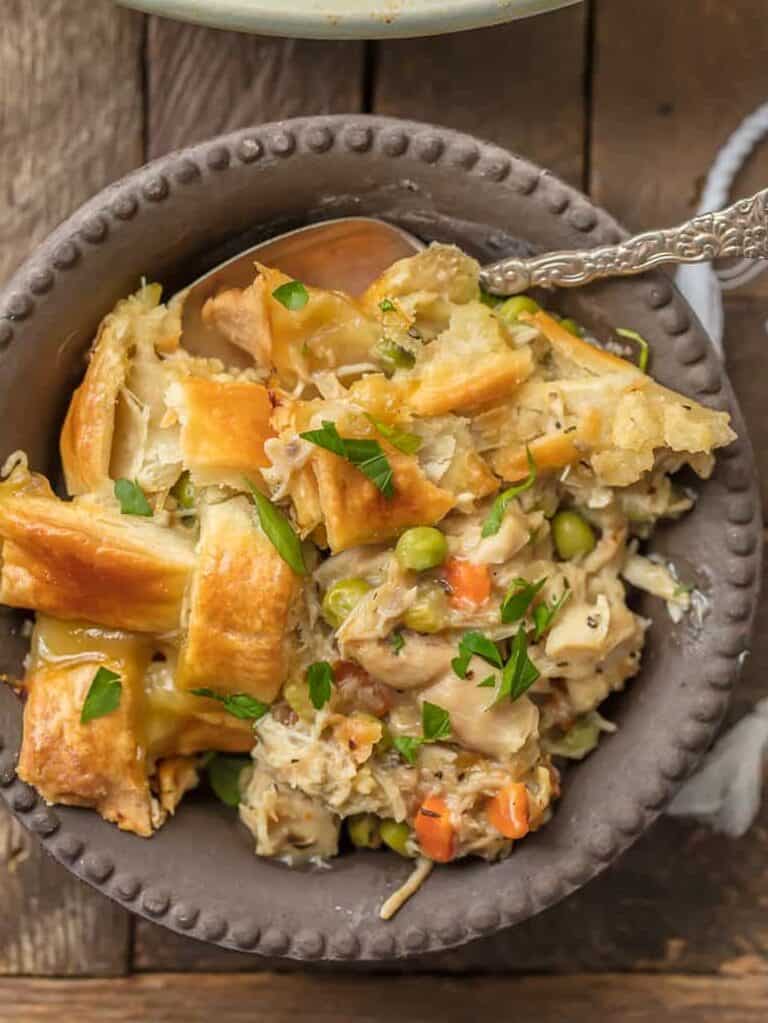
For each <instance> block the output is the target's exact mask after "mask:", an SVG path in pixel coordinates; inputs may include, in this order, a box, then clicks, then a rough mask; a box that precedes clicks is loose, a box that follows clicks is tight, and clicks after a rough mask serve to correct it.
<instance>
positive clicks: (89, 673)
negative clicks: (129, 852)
mask: <svg viewBox="0 0 768 1023" xmlns="http://www.w3.org/2000/svg"><path fill="white" fill-rule="evenodd" d="M84 631H85V630H83V629H81V630H79V634H80V636H79V638H78V633H76V632H75V631H73V632H72V633H71V634H70V636H69V640H68V642H67V641H66V640H65V643H64V645H62V643H61V626H60V625H59V623H56V622H52V621H50V620H48V619H46V618H45V617H43V616H40V618H39V619H38V624H37V627H36V629H35V636H34V639H33V646H32V657H31V665H30V668H29V671H28V673H27V677H26V679H25V681H24V687H25V690H26V693H27V700H26V704H25V707H24V737H23V741H22V747H21V754H20V758H19V777H20V778H23V779H24V781H26V782H29V783H30V784H31V785H34V786H35V787H36V788H37V790H38V791H39V792H40V794H41V795H42V797H43V798H44V799H45V800H46V801H47V802H49V803H65V804H68V805H71V806H89V807H93V808H94V809H96V810H98V811H99V813H100V814H101V815H102V817H104V818H106V820H109V821H114V823H115V824H117V826H118V827H119V828H121V829H123V830H125V831H132V832H134V833H135V834H137V835H141V836H143V837H148V836H149V835H151V834H152V831H153V829H154V826H156V825H157V824H159V823H160V820H159V818H158V811H157V808H155V807H153V805H152V797H151V793H150V789H149V783H148V780H147V762H146V755H145V750H144V741H143V734H142V703H143V697H144V694H143V678H144V671H145V670H146V666H147V664H148V662H149V659H150V656H151V648H150V646H149V645H148V643H147V641H146V640H145V639H143V638H141V637H131V636H127V635H121V634H114V633H113V634H112V635H101V636H100V637H99V641H98V643H96V641H95V640H91V639H89V638H88V637H87V636H84V635H83V633H84ZM91 642H93V643H94V645H97V646H99V647H100V649H98V650H97V651H95V652H94V654H93V657H92V659H89V657H88V654H89V651H88V649H87V648H88V645H89V644H90V643H91ZM83 644H85V649H82V647H83ZM67 646H69V652H70V654H71V656H72V658H73V659H72V660H71V661H69V662H67V661H66V660H65V659H62V660H59V661H58V663H57V662H53V661H49V660H47V656H46V655H50V654H51V653H54V652H58V655H59V657H60V658H62V657H66V653H65V650H66V647H67ZM51 648H53V649H51ZM75 658H77V659H75ZM100 667H103V668H107V669H109V670H110V671H113V672H115V673H116V674H118V675H119V676H120V681H121V684H122V693H121V698H120V704H119V706H118V708H117V709H116V710H114V711H112V713H110V714H107V715H105V716H104V717H99V718H96V719H94V720H92V721H89V722H88V723H87V724H81V722H80V715H81V712H82V708H83V704H84V702H85V698H86V695H87V694H88V691H89V689H90V686H91V683H92V682H93V679H94V676H95V675H96V672H97V671H98V669H99V668H100Z"/></svg>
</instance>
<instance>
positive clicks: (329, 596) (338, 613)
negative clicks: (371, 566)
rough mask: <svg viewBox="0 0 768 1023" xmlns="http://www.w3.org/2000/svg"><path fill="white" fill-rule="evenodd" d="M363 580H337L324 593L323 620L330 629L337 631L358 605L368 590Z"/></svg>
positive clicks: (368, 585) (367, 585) (367, 584)
mask: <svg viewBox="0 0 768 1023" xmlns="http://www.w3.org/2000/svg"><path fill="white" fill-rule="evenodd" d="M370 588H371V587H370V584H369V583H367V582H366V581H365V579H356V578H353V579H339V581H338V582H337V583H334V584H333V586H330V587H329V588H328V589H327V590H326V591H325V596H324V597H323V618H325V620H326V621H327V622H328V624H329V625H330V626H331V628H332V629H338V628H339V626H340V625H341V624H342V622H343V621H344V619H345V618H346V617H347V616H348V615H349V614H350V613H351V612H352V611H353V610H354V608H355V607H357V605H358V604H359V603H360V601H361V600H362V599H363V597H364V596H365V595H366V593H367V592H368V591H369V590H370Z"/></svg>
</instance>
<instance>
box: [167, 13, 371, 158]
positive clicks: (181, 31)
mask: <svg viewBox="0 0 768 1023" xmlns="http://www.w3.org/2000/svg"><path fill="white" fill-rule="evenodd" d="M363 53H364V44H363V43H358V42H320V41H316V40H300V39H268V38H263V37H260V36H247V35H238V34H236V33H234V32H220V31H217V30H216V29H209V28H201V27H199V26H196V25H184V24H181V23H180V22H176V21H169V20H167V19H165V18H155V17H153V18H151V19H150V23H149V33H148V39H147V87H148V92H147V110H148V123H147V136H148V155H149V156H150V157H154V156H159V155H161V154H162V153H166V152H168V151H169V150H171V149H176V148H177V147H178V146H181V145H187V144H189V143H191V142H198V141H200V140H201V139H205V138H207V137H208V136H211V135H216V134H219V133H220V132H224V131H231V130H234V129H236V128H242V127H245V126H247V125H249V124H258V123H259V122H261V121H272V120H277V119H279V118H283V117H294V116H297V115H299V114H330V113H346V112H353V111H358V110H360V109H361V103H362V90H363Z"/></svg>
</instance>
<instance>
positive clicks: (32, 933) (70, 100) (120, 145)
mask: <svg viewBox="0 0 768 1023" xmlns="http://www.w3.org/2000/svg"><path fill="white" fill-rule="evenodd" d="M2 13H3V31H2V33H0V181H2V182H3V190H2V193H0V281H3V280H5V278H6V277H7V276H8V274H9V273H10V272H11V271H12V270H13V269H14V268H15V267H16V266H17V265H18V263H19V262H21V260H22V259H23V258H24V257H25V256H26V255H27V253H28V252H29V251H30V250H31V249H32V248H33V247H34V245H35V244H36V243H37V242H38V241H39V240H40V239H41V238H43V237H44V236H45V235H46V234H47V233H48V232H49V231H50V230H51V228H53V227H54V226H55V225H56V224H57V223H58V222H59V221H60V220H62V219H63V218H64V217H65V216H67V214H69V213H70V212H71V211H72V210H73V209H74V208H75V207H76V206H78V205H79V204H80V203H81V202H83V201H84V200H85V199H87V198H88V197H89V196H90V195H91V194H92V193H93V192H95V191H97V190H98V189H100V188H102V187H103V186H104V185H105V184H107V183H108V182H109V181H111V180H113V179H114V178H116V177H118V176H119V175H121V174H123V173H125V172H126V171H127V170H129V169H130V168H132V167H134V166H135V165H137V164H139V163H141V160H142V155H143V151H142V134H143V131H142V99H141V49H142V31H143V30H142V25H143V18H142V16H141V15H136V14H131V13H128V12H127V11H124V10H119V9H117V8H115V7H114V6H113V5H112V4H111V3H106V2H101V0H100V2H98V3H94V2H93V0H50V2H47V3H44V4H37V3H35V4H31V3H27V2H26V0H6V2H5V3H4V4H3V12H2ZM0 904H2V907H3V912H2V915H1V916H0V973H2V974H7V973H38V974H63V975H66V974H97V975H111V974H116V973H121V972H123V971H124V970H125V969H126V967H127V954H128V946H129V918H128V915H127V914H126V913H124V912H123V911H122V910H120V909H118V908H117V907H115V906H113V905H112V904H111V903H108V902H107V900H106V899H104V898H102V897H101V896H100V895H98V894H96V893H95V892H93V891H92V890H91V889H90V888H87V887H86V886H85V885H83V884H81V883H80V882H79V881H76V880H75V879H74V878H72V877H71V876H69V875H68V874H67V873H66V871H64V870H63V869H62V868H61V867H59V866H58V865H56V864H55V863H54V862H53V861H52V860H50V859H49V858H48V857H47V856H45V854H44V853H43V852H42V850H41V849H40V847H39V846H38V845H37V844H36V843H35V842H34V840H32V839H31V838H29V837H28V836H27V835H26V834H24V833H23V832H22V831H21V829H20V828H19V826H18V825H17V824H16V823H15V821H13V820H12V818H11V817H10V815H9V814H8V813H7V812H6V811H5V810H4V809H3V810H2V811H1V812H0Z"/></svg>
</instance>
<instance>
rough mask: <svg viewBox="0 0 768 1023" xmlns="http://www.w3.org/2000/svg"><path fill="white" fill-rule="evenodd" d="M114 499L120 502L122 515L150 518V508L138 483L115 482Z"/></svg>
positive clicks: (127, 481) (128, 481)
mask: <svg viewBox="0 0 768 1023" xmlns="http://www.w3.org/2000/svg"><path fill="white" fill-rule="evenodd" d="M115 497H116V498H117V499H118V501H119V502H120V511H121V512H122V514H123V515H144V516H146V517H147V518H151V517H152V507H151V506H150V503H149V501H148V500H147V498H146V496H145V494H144V491H143V490H142V489H141V487H140V486H139V484H138V483H134V482H133V481H132V480H125V479H120V480H115Z"/></svg>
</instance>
